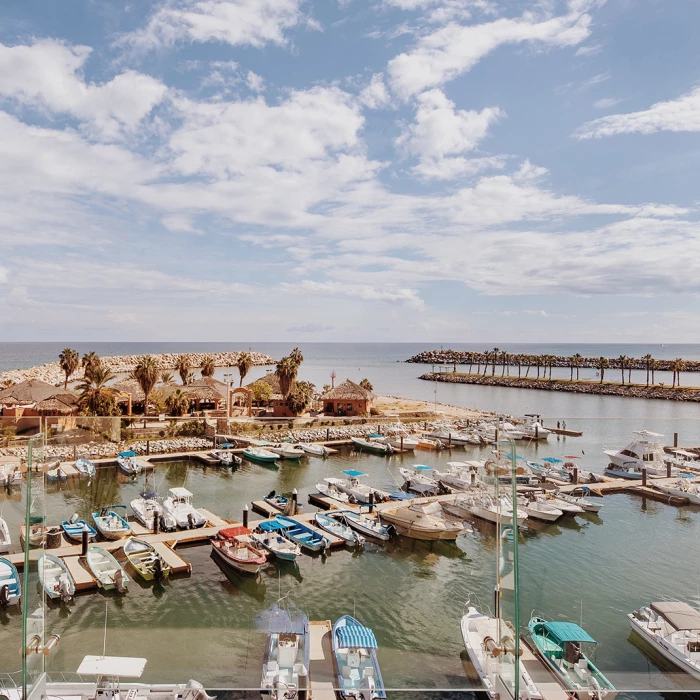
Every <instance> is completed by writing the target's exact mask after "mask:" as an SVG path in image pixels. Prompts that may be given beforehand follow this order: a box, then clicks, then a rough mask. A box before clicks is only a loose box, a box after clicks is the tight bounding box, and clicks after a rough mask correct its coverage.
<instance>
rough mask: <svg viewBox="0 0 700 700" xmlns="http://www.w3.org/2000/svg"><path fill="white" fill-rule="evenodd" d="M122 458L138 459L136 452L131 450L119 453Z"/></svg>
mask: <svg viewBox="0 0 700 700" xmlns="http://www.w3.org/2000/svg"><path fill="white" fill-rule="evenodd" d="M119 456H120V457H136V452H134V451H133V450H129V451H128V452H120V453H119Z"/></svg>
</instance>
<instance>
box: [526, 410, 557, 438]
mask: <svg viewBox="0 0 700 700" xmlns="http://www.w3.org/2000/svg"><path fill="white" fill-rule="evenodd" d="M519 429H520V432H521V433H522V438H521V439H523V440H547V438H548V437H549V436H550V435H551V434H552V431H551V430H547V428H545V427H544V426H543V425H542V421H541V420H540V417H539V416H538V415H537V414H535V413H526V414H525V416H524V417H523V424H522V425H521V426H519Z"/></svg>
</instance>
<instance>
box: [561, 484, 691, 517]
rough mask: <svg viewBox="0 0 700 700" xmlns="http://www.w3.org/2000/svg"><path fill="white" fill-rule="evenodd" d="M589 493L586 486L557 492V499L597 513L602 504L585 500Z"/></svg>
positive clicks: (585, 511) (587, 511) (585, 510)
mask: <svg viewBox="0 0 700 700" xmlns="http://www.w3.org/2000/svg"><path fill="white" fill-rule="evenodd" d="M590 492H591V490H590V489H589V488H588V487H587V486H578V487H577V488H575V489H573V490H572V491H571V492H570V493H562V492H561V491H557V499H558V500H560V501H566V502H567V503H573V504H574V505H577V506H579V507H580V508H581V509H582V510H583V512H584V513H598V512H600V509H601V508H602V507H603V504H602V503H596V502H595V501H591V500H590V499H588V498H586V496H588V495H589V494H590ZM598 500H600V499H598ZM698 503H700V499H699V500H698Z"/></svg>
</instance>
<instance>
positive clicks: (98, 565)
mask: <svg viewBox="0 0 700 700" xmlns="http://www.w3.org/2000/svg"><path fill="white" fill-rule="evenodd" d="M86 559H87V565H88V567H89V569H90V571H91V572H92V575H93V576H94V577H95V579H96V580H97V583H98V584H99V586H100V587H101V588H104V589H105V590H106V591H111V590H113V589H116V590H117V591H119V593H126V589H127V588H128V586H129V577H128V576H127V575H126V572H125V571H124V569H123V568H122V565H121V564H120V563H119V562H118V561H117V560H116V559H115V558H114V557H113V556H112V554H110V552H108V551H107V550H106V549H105V548H104V547H99V546H97V545H94V546H92V547H90V549H88V552H87V557H86Z"/></svg>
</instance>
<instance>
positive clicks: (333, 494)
mask: <svg viewBox="0 0 700 700" xmlns="http://www.w3.org/2000/svg"><path fill="white" fill-rule="evenodd" d="M341 481H343V479H336V478H335V477H333V476H330V477H328V478H327V479H324V480H323V481H322V482H320V483H318V484H316V489H317V490H318V492H319V493H320V494H322V495H323V496H327V497H328V498H333V499H335V500H336V501H340V502H341V503H347V502H348V500H349V498H350V497H349V496H348V494H347V493H344V492H343V491H341V490H340V489H339V488H338V484H339V483H340V482H341Z"/></svg>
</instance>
